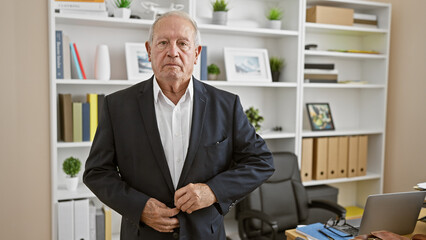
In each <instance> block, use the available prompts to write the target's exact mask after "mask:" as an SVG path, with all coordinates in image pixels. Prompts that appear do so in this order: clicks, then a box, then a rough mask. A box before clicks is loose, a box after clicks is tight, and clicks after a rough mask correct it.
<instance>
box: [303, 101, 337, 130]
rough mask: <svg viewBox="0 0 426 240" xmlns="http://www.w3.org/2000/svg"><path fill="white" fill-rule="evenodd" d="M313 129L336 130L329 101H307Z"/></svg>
mask: <svg viewBox="0 0 426 240" xmlns="http://www.w3.org/2000/svg"><path fill="white" fill-rule="evenodd" d="M306 109H307V111H308V117H309V122H310V124H311V129H312V131H327V130H335V128H334V122H333V117H332V116H331V109H330V105H329V104H328V103H306Z"/></svg>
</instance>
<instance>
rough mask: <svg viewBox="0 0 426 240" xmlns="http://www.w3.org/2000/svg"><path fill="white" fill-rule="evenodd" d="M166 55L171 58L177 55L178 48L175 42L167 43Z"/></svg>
mask: <svg viewBox="0 0 426 240" xmlns="http://www.w3.org/2000/svg"><path fill="white" fill-rule="evenodd" d="M167 55H168V56H169V57H172V58H175V57H178V56H179V48H178V46H177V44H176V43H171V44H169V47H168V49H167Z"/></svg>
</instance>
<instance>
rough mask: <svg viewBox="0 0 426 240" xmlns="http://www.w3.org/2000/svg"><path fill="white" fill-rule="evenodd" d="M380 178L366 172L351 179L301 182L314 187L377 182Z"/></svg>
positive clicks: (375, 174) (379, 175)
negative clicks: (369, 181)
mask: <svg viewBox="0 0 426 240" xmlns="http://www.w3.org/2000/svg"><path fill="white" fill-rule="evenodd" d="M380 178H381V174H377V173H369V172H367V175H366V176H360V177H352V178H334V179H327V180H313V181H309V182H303V185H304V186H315V185H321V184H333V183H351V182H358V181H367V180H378V179H380Z"/></svg>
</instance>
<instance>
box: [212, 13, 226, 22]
mask: <svg viewBox="0 0 426 240" xmlns="http://www.w3.org/2000/svg"><path fill="white" fill-rule="evenodd" d="M227 22H228V12H226V11H214V12H213V17H212V23H213V24H218V25H226V23H227Z"/></svg>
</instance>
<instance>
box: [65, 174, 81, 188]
mask: <svg viewBox="0 0 426 240" xmlns="http://www.w3.org/2000/svg"><path fill="white" fill-rule="evenodd" d="M65 181H66V184H67V189H68V190H69V191H75V190H77V186H78V177H69V176H67V177H66V179H65Z"/></svg>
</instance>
